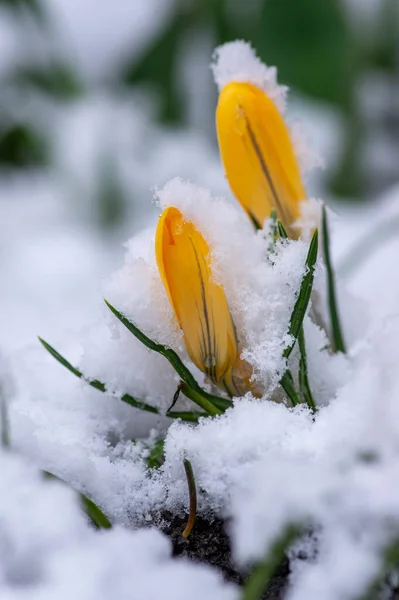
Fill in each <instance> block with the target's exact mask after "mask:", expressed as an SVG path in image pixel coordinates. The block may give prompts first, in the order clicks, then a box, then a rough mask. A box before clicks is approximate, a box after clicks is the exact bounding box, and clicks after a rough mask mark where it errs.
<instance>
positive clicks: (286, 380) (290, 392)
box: [280, 369, 301, 406]
mask: <svg viewBox="0 0 399 600" xmlns="http://www.w3.org/2000/svg"><path fill="white" fill-rule="evenodd" d="M280 385H281V387H282V388H283V390H284V391H285V393H286V394H287V396H288V398H289V399H290V400H291V402H292V406H296V405H297V404H300V402H301V399H300V397H299V396H298V394H297V392H296V389H295V385H294V379H293V377H292V374H291V371H290V370H289V369H287V370H286V371H285V373H284V375H283V376H282V378H281V379H280Z"/></svg>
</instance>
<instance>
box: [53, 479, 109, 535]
mask: <svg viewBox="0 0 399 600" xmlns="http://www.w3.org/2000/svg"><path fill="white" fill-rule="evenodd" d="M42 475H43V477H44V478H45V479H55V480H57V481H60V482H61V483H62V484H64V485H66V486H68V487H69V488H72V489H73V490H74V491H75V492H76V494H78V496H79V498H80V503H81V506H82V508H83V510H84V512H85V513H86V515H87V516H88V517H89V519H90V520H91V522H92V524H93V525H94V526H95V527H96V528H97V529H110V528H111V527H112V523H111V521H110V520H109V519H108V517H107V516H106V515H105V514H104V513H103V511H102V510H101V508H99V507H98V506H97V504H95V503H94V502H93V500H90V498H88V497H87V496H85V495H84V494H82V493H81V492H78V491H77V490H75V488H73V487H72V486H71V485H70V484H69V483H67V482H66V481H65V480H64V479H62V478H61V477H58V476H57V475H54V473H50V471H42Z"/></svg>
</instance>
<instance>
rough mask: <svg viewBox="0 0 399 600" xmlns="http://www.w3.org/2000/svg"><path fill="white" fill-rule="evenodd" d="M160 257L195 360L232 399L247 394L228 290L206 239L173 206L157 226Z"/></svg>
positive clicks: (247, 383)
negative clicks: (216, 273) (218, 279)
mask: <svg viewBox="0 0 399 600" xmlns="http://www.w3.org/2000/svg"><path fill="white" fill-rule="evenodd" d="M155 252H156V260H157V265H158V270H159V273H160V275H161V279H162V282H163V284H164V287H165V290H166V292H167V294H168V297H169V301H170V303H171V305H172V307H173V310H174V312H175V315H176V317H177V320H178V322H179V325H180V327H181V329H182V331H183V334H184V342H185V345H186V348H187V352H188V353H189V355H190V358H191V360H192V361H193V363H194V364H195V365H196V366H197V367H198V368H199V369H200V370H201V371H203V372H204V373H205V374H206V375H207V376H208V377H209V379H210V380H211V381H212V383H214V384H215V385H217V386H218V387H220V388H221V389H223V390H225V391H226V392H227V393H228V394H229V395H230V396H241V395H243V394H245V392H246V391H249V390H250V389H251V387H252V386H251V384H250V377H251V374H252V371H251V369H250V367H249V365H247V364H246V363H244V362H243V361H241V360H240V358H239V349H238V342H237V338H236V332H235V327H234V323H233V320H232V318H231V314H230V310H229V306H228V303H227V299H226V296H225V293H224V290H223V287H222V286H221V285H219V284H218V283H216V282H215V279H214V277H213V275H212V264H211V252H210V248H209V246H208V244H207V242H206V241H205V239H204V237H203V236H202V234H201V233H200V232H199V231H198V230H197V229H196V227H195V226H194V224H193V223H192V222H190V221H188V220H186V219H185V218H184V217H183V215H182V213H181V212H180V211H179V210H178V209H177V208H175V207H173V206H170V207H168V208H166V209H165V210H164V212H163V213H162V215H161V217H160V219H159V222H158V227H157V231H156V238H155Z"/></svg>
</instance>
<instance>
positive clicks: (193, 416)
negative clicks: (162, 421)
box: [39, 337, 203, 422]
mask: <svg viewBox="0 0 399 600" xmlns="http://www.w3.org/2000/svg"><path fill="white" fill-rule="evenodd" d="M39 341H40V342H41V344H42V345H43V346H44V347H45V349H46V350H47V352H49V353H50V354H51V356H53V357H54V358H55V359H56V360H57V361H58V362H59V363H60V364H61V365H62V366H63V367H65V368H66V369H68V371H70V372H71V373H73V374H74V375H75V376H76V377H78V378H79V379H82V380H84V381H85V382H86V383H88V384H89V385H91V386H92V387H94V388H95V389H96V390H99V391H100V392H106V391H107V390H106V386H105V384H104V383H102V382H101V381H98V380H97V379H94V380H90V379H87V378H86V377H84V375H83V373H81V372H80V371H79V370H78V369H77V368H76V367H74V366H73V365H71V363H70V362H68V361H67V360H66V358H64V357H63V356H62V355H61V354H60V353H59V352H57V350H55V349H54V348H53V347H52V346H50V344H48V343H47V342H45V341H44V340H43V339H42V338H40V337H39ZM120 399H121V400H122V402H125V403H126V404H130V406H133V407H134V408H139V409H140V410H145V411H146V412H150V413H153V414H157V415H158V414H160V413H159V410H158V409H157V408H155V406H151V404H147V403H146V402H142V401H141V400H136V399H135V398H133V396H131V395H130V394H124V395H123V396H121V398H120ZM167 416H168V417H170V418H171V419H182V420H183V421H191V422H197V421H198V418H199V416H203V415H202V414H199V413H194V412H169V413H167Z"/></svg>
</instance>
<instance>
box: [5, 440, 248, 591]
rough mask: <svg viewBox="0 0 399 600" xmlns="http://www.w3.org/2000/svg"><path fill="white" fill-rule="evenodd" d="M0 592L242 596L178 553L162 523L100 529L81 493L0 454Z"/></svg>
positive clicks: (207, 569) (7, 455)
mask: <svg viewBox="0 0 399 600" xmlns="http://www.w3.org/2000/svg"><path fill="white" fill-rule="evenodd" d="M0 460H1V465H2V470H1V478H0V559H1V560H0V595H1V597H2V598H4V600H24V599H25V598H26V599H27V598H31V599H34V600H50V598H52V599H53V598H57V599H59V600H61V599H64V598H65V599H67V598H74V599H76V600H83V599H84V600H91V599H93V600H94V599H96V600H102V599H104V600H105V599H109V598H110V597H111V596H112V597H117V598H119V599H120V600H124V599H126V600H127V599H129V600H135V599H139V598H140V600H142V599H150V598H151V600H157V599H159V600H160V599H161V598H167V599H169V598H173V599H176V600H179V599H183V598H187V590H188V589H190V597H191V598H193V599H194V600H205V599H207V600H208V599H211V600H212V599H213V598H214V599H215V600H216V598H217V599H218V600H236V599H237V598H238V591H237V589H236V588H235V587H234V586H233V585H232V584H226V583H223V581H222V578H221V576H220V575H219V574H218V573H217V572H215V571H212V570H211V569H210V568H208V567H206V566H199V565H194V564H192V563H189V562H188V561H185V560H182V559H173V560H172V558H171V543H170V541H169V540H168V539H167V538H166V537H165V536H164V535H162V534H161V533H160V532H159V531H157V530H155V529H142V530H139V531H127V530H123V529H122V528H118V527H116V528H114V529H112V530H108V531H104V532H97V531H95V530H94V529H92V528H91V527H89V525H88V523H87V522H86V519H85V517H84V516H83V513H82V511H81V509H80V508H79V505H78V497H77V494H76V493H75V492H73V491H72V490H71V489H69V488H67V487H66V486H65V485H64V484H62V483H60V482H57V481H56V482H55V481H48V480H47V481H46V480H45V479H44V478H43V476H42V475H40V473H39V472H37V470H36V469H34V468H33V467H32V466H31V465H28V464H27V463H26V462H25V461H24V460H22V459H21V457H19V456H17V455H15V454H9V453H6V452H4V451H3V452H1V453H0Z"/></svg>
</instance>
